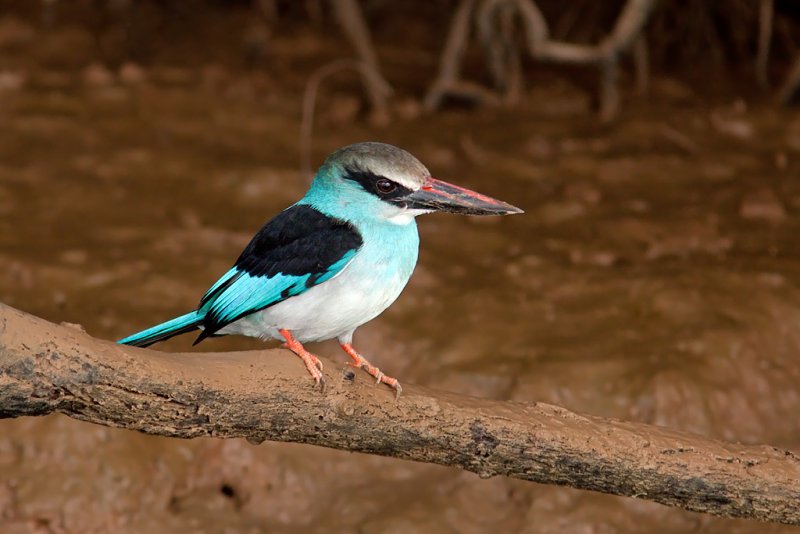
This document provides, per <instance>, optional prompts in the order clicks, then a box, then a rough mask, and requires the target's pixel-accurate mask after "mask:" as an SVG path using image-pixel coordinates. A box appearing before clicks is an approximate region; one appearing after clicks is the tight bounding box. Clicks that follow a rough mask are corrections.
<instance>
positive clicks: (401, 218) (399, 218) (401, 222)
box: [386, 208, 433, 226]
mask: <svg viewBox="0 0 800 534" xmlns="http://www.w3.org/2000/svg"><path fill="white" fill-rule="evenodd" d="M431 211H433V210H410V209H406V208H401V209H399V210H398V212H397V213H395V214H394V215H389V216H388V217H386V220H387V221H389V222H390V223H392V224H396V225H398V226H405V225H407V224H409V223H410V222H411V221H413V220H414V219H415V218H416V217H417V216H418V215H424V214H425V213H431Z"/></svg>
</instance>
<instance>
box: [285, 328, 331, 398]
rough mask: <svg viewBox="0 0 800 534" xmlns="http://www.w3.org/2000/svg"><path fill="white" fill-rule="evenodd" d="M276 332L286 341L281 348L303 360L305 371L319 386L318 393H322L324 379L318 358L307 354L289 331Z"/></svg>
mask: <svg viewBox="0 0 800 534" xmlns="http://www.w3.org/2000/svg"><path fill="white" fill-rule="evenodd" d="M278 332H280V333H281V335H282V336H283V337H284V339H286V343H284V344H283V345H282V346H283V347H284V348H287V349H289V350H290V351H292V352H294V353H295V354H297V355H298V356H299V357H300V359H301V360H303V363H304V364H306V369H308V373H309V374H310V375H311V376H312V377H314V382H316V385H317V386H319V388H320V391H322V392H324V391H325V377H324V376H322V362H321V361H319V358H317V357H316V356H314V355H313V354H311V353H310V352H308V351H307V350H306V349H305V347H303V345H302V343H300V342H299V341H297V340H296V339H295V338H294V336H293V335H292V333H291V332H290V331H288V330H278Z"/></svg>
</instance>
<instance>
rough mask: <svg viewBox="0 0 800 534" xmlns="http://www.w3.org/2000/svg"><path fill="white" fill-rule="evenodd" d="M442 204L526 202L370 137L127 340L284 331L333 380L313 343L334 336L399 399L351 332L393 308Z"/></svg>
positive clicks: (281, 335)
mask: <svg viewBox="0 0 800 534" xmlns="http://www.w3.org/2000/svg"><path fill="white" fill-rule="evenodd" d="M435 211H441V212H451V213H460V214H469V215H509V214H516V213H522V210H521V209H519V208H517V207H515V206H512V205H511V204H507V203H505V202H502V201H500V200H496V199H494V198H491V197H488V196H486V195H482V194H480V193H477V192H475V191H471V190H469V189H466V188H463V187H459V186H457V185H454V184H450V183H448V182H445V181H442V180H438V179H435V178H433V177H431V173H430V172H429V171H428V169H427V168H426V167H425V166H424V165H423V164H422V163H421V162H420V161H419V160H418V159H417V158H416V157H414V156H413V155H411V154H410V153H409V152H406V151H405V150H403V149H401V148H398V147H395V146H393V145H389V144H385V143H378V142H363V143H357V144H353V145H349V146H345V147H343V148H340V149H338V150H336V151H335V152H333V153H332V154H330V155H329V156H328V157H327V158H326V159H325V161H324V162H323V164H322V165H321V167H320V168H319V170H318V171H317V173H316V175H315V177H314V179H313V181H312V182H311V185H310V187H309V189H308V191H307V192H306V194H305V196H303V198H301V199H300V200H299V201H298V202H296V203H295V204H293V205H292V206H290V207H288V208H286V209H285V210H283V211H282V212H280V213H279V214H278V215H276V216H275V217H274V218H273V219H271V220H269V221H268V222H267V223H266V224H264V225H263V226H262V227H261V229H260V230H258V232H257V233H256V234H255V236H254V237H253V238H252V240H251V241H250V242H249V243H248V245H247V246H246V247H245V248H244V250H243V251H242V253H241V254H240V255H239V257H238V259H237V260H236V262H235V263H234V265H233V267H231V268H230V269H229V270H228V271H227V272H226V273H225V274H223V275H222V276H221V277H220V278H219V280H217V281H216V282H215V283H214V284H213V285H212V286H211V287H210V288H209V289H208V291H206V293H205V294H204V295H203V297H202V298H201V299H200V302H199V304H198V306H197V308H196V309H195V310H193V311H190V312H189V313H186V314H184V315H181V316H179V317H176V318H174V319H171V320H169V321H166V322H164V323H161V324H158V325H156V326H153V327H151V328H148V329H146V330H143V331H141V332H138V333H135V334H132V335H130V336H128V337H125V338H123V339H120V340H119V341H118V343H120V344H124V345H133V346H137V347H147V346H149V345H151V344H153V343H156V342H159V341H164V340H166V339H169V338H171V337H173V336H177V335H179V334H185V333H188V332H192V331H196V330H200V333H199V335H198V337H197V339H196V340H195V342H194V345H196V344H198V343H200V342H201V341H203V340H204V339H206V338H208V337H212V336H222V335H232V334H238V335H243V336H250V337H256V338H260V339H262V340H265V341H268V340H278V341H279V342H282V346H283V347H284V348H288V349H289V350H290V351H292V352H293V353H294V354H296V355H297V356H298V357H299V358H300V359H301V360H302V362H303V364H305V367H306V369H307V370H308V373H309V374H310V375H311V376H312V377H313V379H314V381H315V384H316V386H318V387H319V388H320V389H321V390H322V391H324V389H325V380H324V376H323V374H322V362H321V361H320V360H319V358H318V357H317V356H315V355H314V354H312V353H310V352H309V351H308V350H306V348H305V346H304V344H306V343H309V342H315V341H323V340H327V339H333V338H336V339H337V340H338V342H339V345H340V346H341V348H342V349H343V350H344V352H345V353H346V354H347V355H348V356H349V357H350V358H351V359H352V365H354V366H355V367H358V368H360V369H363V370H364V371H366V372H367V373H368V374H369V375H371V376H372V377H373V378H374V379H375V380H376V383H378V384H380V383H383V384H386V385H387V386H389V387H391V388H393V389H394V390H395V394H396V397H397V398H399V397H400V393H401V391H402V387H401V385H400V383H399V381H398V380H397V379H395V378H392V377H390V376H387V375H385V374H384V373H383V372H382V371H381V370H380V369H379V368H378V367H376V366H374V365H372V364H371V363H370V362H369V360H367V358H365V357H364V356H363V355H362V354H361V353H360V352H358V351H357V350H356V349H355V348H353V343H352V342H353V333H354V332H355V330H356V329H357V328H358V327H360V326H361V325H363V324H365V323H367V322H368V321H371V320H372V319H374V318H375V317H377V316H378V315H380V314H381V313H382V312H383V311H384V310H385V309H386V308H387V307H389V306H390V305H391V304H392V303H393V302H394V301H395V299H397V297H398V296H399V295H400V293H401V292H402V290H403V288H404V287H405V286H406V284H407V283H408V281H409V279H410V277H411V274H412V272H413V271H414V267H415V266H416V264H417V257H418V251H419V234H418V231H417V225H416V217H417V216H419V215H422V214H426V213H431V212H435Z"/></svg>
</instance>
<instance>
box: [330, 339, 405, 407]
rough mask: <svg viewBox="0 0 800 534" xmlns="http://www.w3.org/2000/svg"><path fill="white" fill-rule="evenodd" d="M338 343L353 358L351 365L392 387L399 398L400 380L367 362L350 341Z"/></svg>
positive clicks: (401, 390)
mask: <svg viewBox="0 0 800 534" xmlns="http://www.w3.org/2000/svg"><path fill="white" fill-rule="evenodd" d="M339 345H340V346H341V347H342V350H344V351H345V352H346V353H347V355H348V356H350V357H351V358H353V365H355V366H356V367H360V368H361V369H363V370H365V371H366V372H368V373H369V374H370V375H372V376H374V377H375V378H376V379H377V380H378V384H380V383H381V382H383V383H384V384H386V385H387V386H389V387H390V388H394V391H395V398H396V399H399V398H400V393H402V392H403V388H402V387H400V382H398V381H397V379H396V378H392V377H391V376H386V375H385V374H383V371H381V370H380V369H378V368H377V367H375V366H374V365H372V364H371V363H369V362H368V361H367V359H366V358H364V357H363V356H362V355H360V354H359V353H358V352H357V351H356V349H354V348H353V345H351V344H350V343H339Z"/></svg>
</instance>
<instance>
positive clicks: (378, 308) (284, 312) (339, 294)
mask: <svg viewBox="0 0 800 534" xmlns="http://www.w3.org/2000/svg"><path fill="white" fill-rule="evenodd" d="M414 234H415V237H416V231H415V232H414ZM417 244H418V241H416V242H415V243H414V247H413V251H412V250H409V249H406V247H403V248H402V249H400V250H397V249H395V248H394V247H387V246H386V245H385V244H378V245H379V246H377V247H376V246H375V245H373V246H372V247H370V246H369V245H368V244H367V243H365V248H362V250H359V252H358V253H357V254H356V256H355V258H353V261H351V262H350V263H349V264H348V265H347V266H346V267H345V268H344V269H343V270H342V271H341V272H340V273H339V274H338V275H337V276H335V277H334V278H331V279H330V280H328V281H326V282H323V283H321V284H320V285H318V286H314V287H312V288H310V289H308V290H307V291H306V292H304V293H302V294H300V295H297V296H295V297H291V298H289V299H287V300H285V301H283V302H280V303H278V304H275V305H274V306H270V307H269V308H266V309H264V310H261V311H259V312H256V313H253V314H252V315H248V316H247V317H244V318H242V319H239V320H238V321H236V322H234V323H232V324H230V325H228V326H226V327H225V328H223V329H222V330H220V333H221V334H240V335H245V336H251V337H259V338H262V339H280V340H282V339H283V336H281V335H280V333H279V332H278V330H279V329H287V330H290V331H291V332H292V334H293V335H294V337H295V338H296V339H297V340H298V341H300V342H301V343H305V342H308V341H322V340H325V339H332V338H340V339H342V340H343V341H344V342H349V341H350V339H351V338H352V334H353V331H354V330H355V329H356V328H358V327H359V326H361V325H362V324H364V323H366V322H368V321H370V320H372V319H374V318H375V317H377V316H378V315H380V313H381V312H383V310H385V309H386V308H387V307H389V305H391V304H392V303H393V302H394V301H395V300H396V299H397V297H398V296H399V295H400V293H401V292H402V290H403V288H404V287H405V286H406V283H408V280H409V278H410V277H411V273H412V272H413V270H414V266H415V265H416V261H417ZM403 249H405V250H403Z"/></svg>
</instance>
